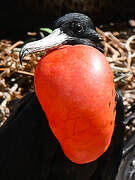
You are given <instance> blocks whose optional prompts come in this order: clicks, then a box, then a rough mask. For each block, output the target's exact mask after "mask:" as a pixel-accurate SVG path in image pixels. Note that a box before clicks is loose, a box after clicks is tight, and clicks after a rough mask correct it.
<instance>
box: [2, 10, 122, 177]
mask: <svg viewBox="0 0 135 180" xmlns="http://www.w3.org/2000/svg"><path fill="white" fill-rule="evenodd" d="M54 24H55V25H54V29H55V30H54V31H53V32H52V34H50V35H49V36H47V37H45V38H44V39H41V40H39V41H36V42H31V43H28V44H26V45H24V46H23V47H22V49H21V52H20V59H21V61H22V59H23V58H24V56H26V55H27V54H29V53H33V52H37V51H41V50H45V51H46V55H45V56H44V57H43V58H42V59H41V60H40V62H39V63H38V65H37V68H36V72H35V79H34V82H35V93H30V94H28V95H26V96H25V97H24V98H23V99H22V100H21V101H20V103H19V105H18V106H17V107H16V109H15V110H14V112H12V114H11V116H10V117H9V118H8V120H7V121H6V122H5V123H4V124H3V125H2V127H1V128H0V144H1V146H0V178H1V179H2V180H18V179H19V180H82V179H83V180H114V178H115V176H116V174H117V170H118V166H119V163H120V159H121V154H122V142H123V132H124V128H123V118H124V110H123V109H124V108H123V103H122V98H121V96H120V94H119V92H118V91H115V85H114V82H113V74H112V72H111V69H110V66H109V64H108V62H107V60H106V58H105V57H104V55H103V54H102V53H101V52H100V50H101V48H100V40H101V39H100V36H99V35H98V33H97V32H96V29H95V26H94V25H93V23H92V20H91V19H90V18H89V17H88V16H86V15H83V14H79V13H70V14H66V15H65V16H63V17H61V18H59V19H58V20H57V21H56V22H55V23H54Z"/></svg>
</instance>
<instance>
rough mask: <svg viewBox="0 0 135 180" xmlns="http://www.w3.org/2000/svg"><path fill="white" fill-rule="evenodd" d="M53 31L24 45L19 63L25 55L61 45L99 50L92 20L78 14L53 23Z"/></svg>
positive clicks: (97, 36)
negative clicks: (78, 45)
mask: <svg viewBox="0 0 135 180" xmlns="http://www.w3.org/2000/svg"><path fill="white" fill-rule="evenodd" d="M54 29H55V30H54V31H53V32H52V33H51V34H50V35H48V36H47V37H45V38H43V39H41V40H38V41H34V42H30V43H27V44H25V45H24V46H23V47H22V49H21V51H20V61H21V62H22V59H23V57H24V56H25V55H28V54H30V53H33V52H38V51H43V50H45V51H48V50H52V49H54V48H58V47H60V46H62V45H63V44H68V45H75V44H84V45H89V46H93V47H95V48H97V49H98V50H100V51H103V50H102V48H101V44H100V41H101V37H100V35H99V34H98V33H97V31H96V28H95V26H94V24H93V22H92V20H91V19H90V18H89V17H88V16H86V15H84V14H80V13H69V14H66V15H65V16H62V17H60V18H59V19H58V20H56V21H55V23H54Z"/></svg>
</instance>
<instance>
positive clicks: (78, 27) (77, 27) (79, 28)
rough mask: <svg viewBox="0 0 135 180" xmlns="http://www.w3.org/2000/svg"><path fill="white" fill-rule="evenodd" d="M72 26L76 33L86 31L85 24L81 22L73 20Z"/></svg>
mask: <svg viewBox="0 0 135 180" xmlns="http://www.w3.org/2000/svg"><path fill="white" fill-rule="evenodd" d="M71 28H72V30H73V32H74V33H79V34H80V33H82V32H83V31H84V28H83V25H82V24H80V23H76V22H73V23H72V24H71Z"/></svg>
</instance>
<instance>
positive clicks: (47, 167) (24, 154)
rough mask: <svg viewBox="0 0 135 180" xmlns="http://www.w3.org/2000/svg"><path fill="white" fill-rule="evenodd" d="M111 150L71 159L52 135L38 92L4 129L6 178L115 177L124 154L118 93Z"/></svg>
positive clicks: (0, 135)
mask: <svg viewBox="0 0 135 180" xmlns="http://www.w3.org/2000/svg"><path fill="white" fill-rule="evenodd" d="M117 97H118V98H117V106H116V112H117V113H116V114H117V116H116V125H115V130H114V134H113V138H112V142H111V145H110V147H109V149H108V150H107V151H106V152H105V153H104V154H103V155H102V156H101V157H100V158H99V159H98V160H96V161H94V162H92V163H87V164H84V165H78V164H75V163H72V162H71V161H69V160H68V159H67V158H66V157H65V155H64V153H63V151H62V150H61V147H60V145H59V143H58V141H57V140H56V138H55V137H54V135H53V134H52V132H51V130H50V128H49V125H48V121H47V119H46V117H45V115H44V112H43V110H42V108H41V106H40V104H39V102H38V99H37V97H36V95H35V93H31V94H28V95H27V96H25V97H24V98H23V99H22V100H21V102H20V104H19V105H18V107H17V108H16V110H15V111H14V112H13V113H12V114H11V116H10V118H9V119H8V120H7V121H6V123H5V124H4V125H3V126H2V127H1V128H0V144H1V148H0V169H1V175H0V177H1V179H2V180H17V179H20V180H53V179H55V180H63V179H64V180H82V179H83V180H105V179H106V180H114V179H115V175H116V173H117V170H118V165H119V162H120V159H121V153H122V137H123V123H122V121H123V104H122V100H121V97H120V96H119V95H118V96H117Z"/></svg>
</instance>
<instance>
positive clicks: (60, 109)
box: [34, 45, 116, 164]
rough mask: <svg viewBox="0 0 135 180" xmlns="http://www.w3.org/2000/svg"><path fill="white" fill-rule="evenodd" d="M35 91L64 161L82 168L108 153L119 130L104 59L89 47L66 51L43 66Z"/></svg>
mask: <svg viewBox="0 0 135 180" xmlns="http://www.w3.org/2000/svg"><path fill="white" fill-rule="evenodd" d="M34 82H35V91H36V95H37V97H38V99H39V102H40V104H41V106H42V108H43V110H44V112H45V115H46V116H47V119H48V122H49V125H50V128H51V130H52V132H53V134H54V135H55V136H56V138H57V140H58V141H59V143H60V145H61V147H62V149H63V151H64V153H65V155H66V156H67V157H68V158H69V159H70V160H71V161H73V162H75V163H78V164H83V163H88V162H91V161H94V160H96V159H97V158H98V157H99V156H101V155H102V154H103V153H104V152H105V151H106V150H107V149H108V147H109V145H110V142H111V138H112V134H113V130H114V124H115V106H116V104H115V85H114V82H113V74H112V71H111V69H110V66H109V64H108V62H107V60H106V58H105V56H104V55H103V54H102V53H101V52H99V51H98V50H97V49H95V48H93V47H91V46H87V45H74V46H71V45H70V46H63V47H61V48H59V49H57V50H54V51H51V52H50V53H48V54H47V55H46V56H44V57H42V59H41V60H40V61H39V63H38V65H37V67H36V72H35V77H34Z"/></svg>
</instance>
